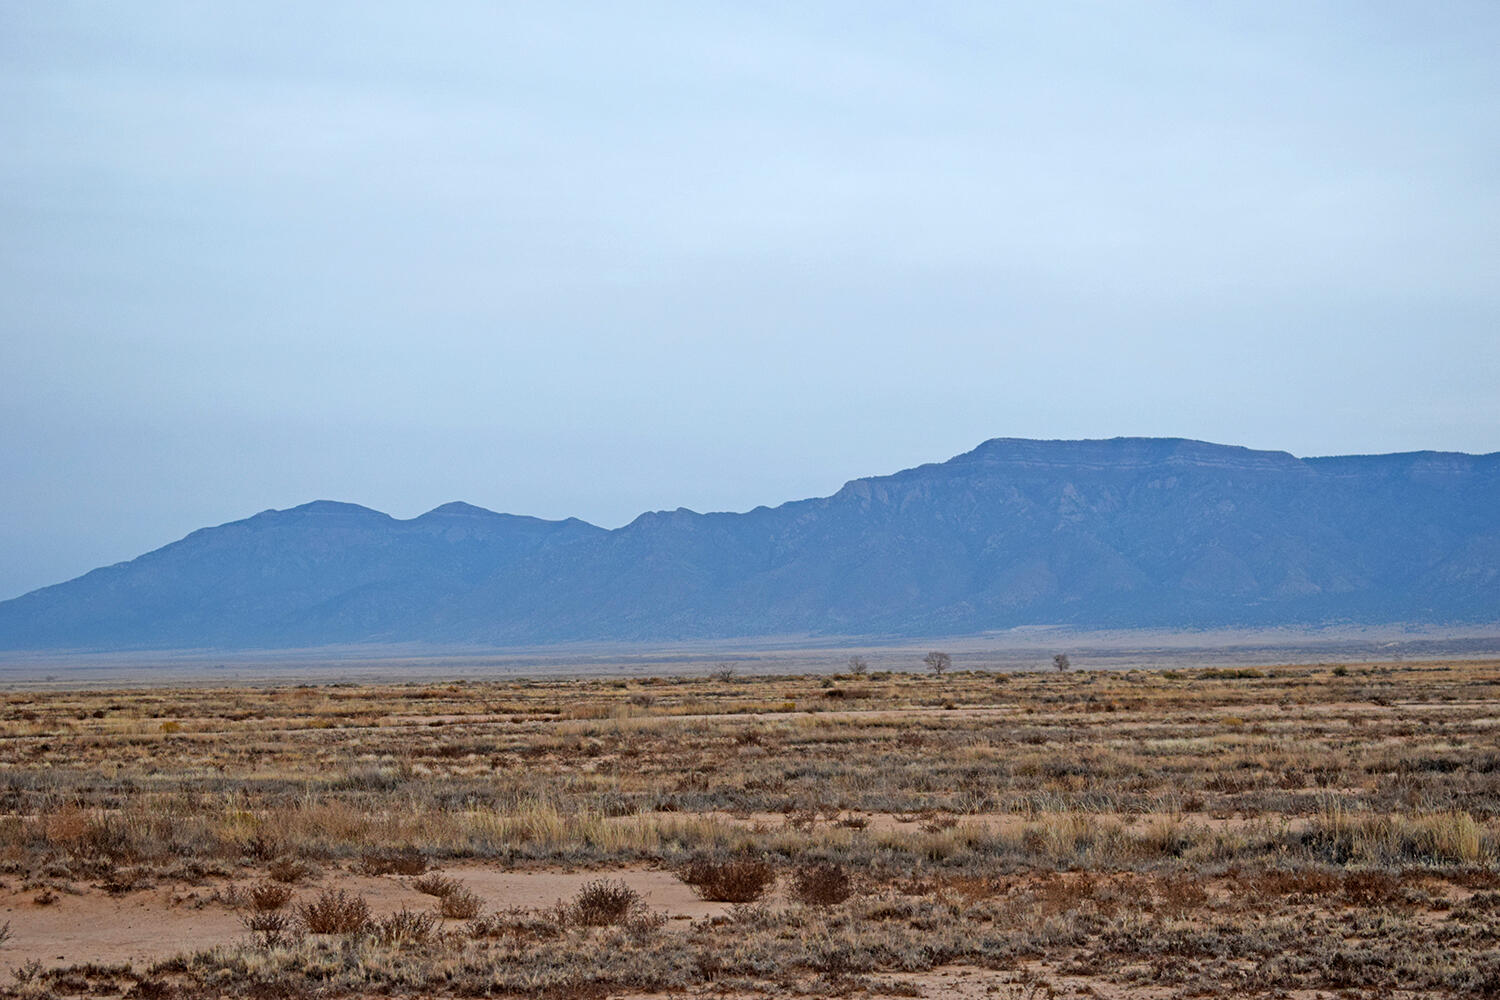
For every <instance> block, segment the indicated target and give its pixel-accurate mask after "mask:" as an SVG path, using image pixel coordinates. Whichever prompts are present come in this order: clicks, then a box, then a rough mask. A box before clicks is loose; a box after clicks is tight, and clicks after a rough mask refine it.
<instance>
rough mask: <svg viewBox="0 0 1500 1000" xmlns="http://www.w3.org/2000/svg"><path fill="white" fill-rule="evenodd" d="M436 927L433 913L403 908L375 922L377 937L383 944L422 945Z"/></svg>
mask: <svg viewBox="0 0 1500 1000" xmlns="http://www.w3.org/2000/svg"><path fill="white" fill-rule="evenodd" d="M436 926H437V918H436V917H434V916H433V915H432V914H431V913H428V912H426V911H424V910H408V909H406V908H405V907H402V908H401V909H399V910H397V911H396V912H395V913H392V914H391V915H390V916H388V917H383V918H382V919H380V920H378V921H376V922H375V937H376V938H378V939H379V940H380V942H381V943H382V944H397V945H399V944H421V943H422V942H424V941H426V940H427V939H428V938H429V937H431V936H432V931H433V928H435V927H436Z"/></svg>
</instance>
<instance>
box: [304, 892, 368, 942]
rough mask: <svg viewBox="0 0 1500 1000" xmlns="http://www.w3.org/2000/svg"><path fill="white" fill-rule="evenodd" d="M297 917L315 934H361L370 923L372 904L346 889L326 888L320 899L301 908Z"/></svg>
mask: <svg viewBox="0 0 1500 1000" xmlns="http://www.w3.org/2000/svg"><path fill="white" fill-rule="evenodd" d="M297 915H298V916H299V917H301V919H302V924H303V926H305V927H306V928H307V929H308V930H309V931H310V932H312V933H313V934H358V933H360V932H361V931H363V930H365V929H366V928H367V927H368V926H369V924H370V904H369V903H366V902H365V900H364V897H363V896H358V895H355V894H354V893H350V892H345V891H344V890H343V889H324V890H323V892H322V893H321V894H319V896H318V898H317V899H315V900H313V901H312V902H311V903H303V904H302V905H301V906H299V907H297Z"/></svg>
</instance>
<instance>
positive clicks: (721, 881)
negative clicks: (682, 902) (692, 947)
mask: <svg viewBox="0 0 1500 1000" xmlns="http://www.w3.org/2000/svg"><path fill="white" fill-rule="evenodd" d="M677 877H678V878H680V879H682V881H684V882H686V883H687V884H688V885H690V886H692V887H693V891H694V892H696V893H697V894H698V897H699V898H700V899H706V900H710V901H711V902H715V903H753V902H755V901H756V900H757V899H760V898H761V897H762V896H764V895H765V894H766V893H767V892H769V891H770V889H771V887H772V886H773V885H775V884H776V869H774V868H772V867H771V866H770V865H769V864H768V863H766V862H765V861H761V860H759V859H758V858H747V857H741V858H733V859H731V860H729V861H714V860H712V859H710V858H694V859H693V860H692V861H689V862H688V863H687V864H686V865H684V866H683V868H682V870H681V871H679V872H678V873H677Z"/></svg>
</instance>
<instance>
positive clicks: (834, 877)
mask: <svg viewBox="0 0 1500 1000" xmlns="http://www.w3.org/2000/svg"><path fill="white" fill-rule="evenodd" d="M791 893H792V898H793V899H795V900H796V901H797V902H799V903H806V904H808V905H809V906H833V905H835V904H836V903H842V902H843V901H844V900H846V899H848V898H849V897H850V896H852V895H853V894H854V880H853V879H851V878H850V877H849V873H848V872H847V871H845V870H844V866H843V865H841V864H838V863H837V862H833V861H828V862H824V863H822V864H815V865H803V866H802V867H801V868H798V869H797V870H796V871H795V872H794V873H793V874H792V884H791Z"/></svg>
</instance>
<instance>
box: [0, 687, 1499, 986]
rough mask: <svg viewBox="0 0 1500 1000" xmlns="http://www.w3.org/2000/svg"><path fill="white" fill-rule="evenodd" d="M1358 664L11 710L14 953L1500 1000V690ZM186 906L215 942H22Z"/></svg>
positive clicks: (0, 708) (509, 973) (706, 982)
mask: <svg viewBox="0 0 1500 1000" xmlns="http://www.w3.org/2000/svg"><path fill="white" fill-rule="evenodd" d="M1044 662H1045V661H1044ZM1343 667H1344V669H1343V672H1342V674H1339V673H1336V672H1335V669H1334V667H1333V666H1332V665H1326V664H1325V665H1319V666H1312V667H1285V666H1282V667H1276V668H1274V669H1268V668H1251V667H1242V666H1212V667H1208V668H1203V669H1179V670H1173V671H1171V672H1147V671H1133V672H1112V671H1108V670H1100V669H1094V668H1091V669H1090V670H1088V671H1073V670H1068V671H1046V672H1037V671H1032V672H1020V673H1011V674H1007V675H1004V676H1005V677H1006V679H1005V681H1004V683H997V679H998V678H997V677H995V676H985V675H982V674H978V673H976V672H972V671H967V670H965V671H947V670H946V668H945V675H944V677H943V680H944V683H943V684H942V685H941V687H935V686H934V685H933V684H932V683H931V682H930V681H929V680H926V679H924V678H922V677H919V676H915V675H912V674H899V673H898V674H885V673H877V674H875V675H873V676H871V675H869V674H868V673H866V674H865V676H866V679H865V680H863V681H860V682H858V683H852V682H851V681H850V678H849V677H847V676H842V677H839V678H827V677H823V676H806V677H799V676H793V677H787V676H779V677H772V676H761V675H759V673H752V674H747V675H746V676H744V677H742V678H736V679H735V682H734V683H732V684H726V683H724V681H723V680H721V679H719V678H714V677H697V678H642V679H628V680H615V679H612V680H600V681H579V680H574V681H509V682H503V683H502V682H496V683H477V682H474V683H467V684H462V685H459V684H453V685H446V684H445V685H437V684H396V685H386V686H370V687H358V686H353V685H349V686H339V687H333V686H329V687H313V686H309V687H297V688H270V689H262V690H235V689H216V690H215V689H207V688H205V689H181V690H167V689H149V690H146V689H143V690H140V691H110V692H103V691H84V692H66V691H58V692H47V691H10V692H5V693H0V859H3V865H4V871H3V872H0V878H3V879H4V880H5V881H6V883H8V885H7V887H6V888H5V889H4V891H6V892H9V893H10V894H11V895H12V897H13V899H14V909H13V911H12V912H10V913H7V918H8V920H9V924H7V925H4V927H11V928H13V930H14V933H13V934H12V935H11V936H10V938H9V940H3V938H4V933H5V931H4V927H0V943H3V944H4V946H5V954H6V955H7V956H14V958H13V960H12V961H11V962H9V963H8V964H10V965H12V966H14V968H15V972H14V973H13V975H12V980H11V982H12V983H13V984H15V985H14V986H13V987H11V988H12V989H14V990H16V991H22V990H23V989H24V990H25V991H27V992H26V994H25V995H27V996H34V997H36V998H37V1000H41V998H42V997H43V996H44V995H46V994H47V993H50V994H53V995H57V996H65V995H81V994H89V995H100V996H104V995H121V994H126V993H130V994H131V995H135V996H145V995H147V994H151V993H152V992H153V991H158V992H157V993H155V994H153V995H161V996H166V995H169V994H171V995H182V996H191V995H220V994H223V995H231V996H254V997H271V996H287V997H290V996H298V995H305V994H310V993H314V992H322V993H324V994H326V995H330V996H333V995H393V996H410V997H416V996H429V995H434V994H441V995H445V996H463V995H502V994H513V995H528V996H532V995H541V996H575V997H577V996H595V995H602V994H603V993H604V992H609V993H611V994H629V993H632V992H643V991H654V992H663V993H671V992H681V993H685V992H690V991H695V990H700V989H704V988H707V989H711V990H712V989H723V990H726V991H728V992H731V993H733V992H736V991H744V992H755V991H757V990H760V991H767V990H777V989H782V988H786V989H789V990H793V991H794V992H796V991H800V992H802V993H810V994H817V993H820V992H826V993H834V992H843V991H851V990H865V991H867V992H868V993H869V994H870V995H879V994H880V993H882V992H883V993H885V994H886V995H910V993H911V992H912V991H915V992H917V993H923V992H930V991H931V990H933V989H934V988H935V987H934V983H937V982H939V980H935V979H928V978H924V977H929V976H933V975H937V974H938V973H937V972H935V971H934V970H941V968H942V967H943V966H946V965H950V964H954V963H963V964H966V965H969V966H973V967H975V968H977V969H979V970H982V974H983V975H985V976H995V977H998V978H996V979H995V980H994V982H993V985H994V986H995V995H1000V996H1005V995H1010V993H1008V992H1007V991H1008V990H1010V991H1011V992H1012V993H1014V994H1015V995H1028V994H1025V993H1024V992H1016V991H1018V990H1019V991H1024V990H1031V994H1030V995H1037V996H1045V995H1047V992H1048V990H1051V991H1052V992H1053V993H1055V994H1058V995H1089V992H1088V991H1089V990H1093V991H1094V992H1096V993H1099V994H1106V995H1107V994H1111V993H1114V994H1129V993H1130V992H1132V991H1139V992H1142V993H1146V994H1150V995H1163V996H1172V995H1180V996H1188V995H1246V994H1249V995H1263V996H1273V995H1308V996H1311V995H1317V994H1320V993H1324V994H1329V995H1348V996H1357V995H1370V996H1374V995H1383V994H1386V993H1390V994H1393V995H1411V996H1418V995H1420V996H1444V997H1470V996H1485V995H1487V993H1486V991H1489V995H1492V994H1493V993H1494V992H1495V986H1494V984H1495V983H1497V982H1500V958H1497V957H1496V956H1495V954H1494V949H1493V942H1494V941H1495V940H1496V937H1497V935H1500V902H1497V901H1500V752H1497V751H1496V749H1495V746H1494V739H1493V729H1494V721H1493V720H1494V705H1495V704H1496V702H1497V700H1500V665H1497V664H1496V663H1494V662H1488V661H1475V662H1469V663H1463V662H1451V663H1421V662H1415V661H1413V662H1405V663H1401V664H1346V665H1343ZM849 673H851V674H854V673H857V671H855V670H853V669H852V665H851V669H850V671H849ZM825 681H827V683H825ZM832 692H838V694H832ZM946 706H951V710H950V708H949V707H946ZM164 719H170V720H172V721H176V722H179V723H180V726H181V728H180V731H179V732H176V733H163V732H162V731H161V722H162V721H163V720H164ZM434 865H437V866H441V868H442V869H444V870H443V871H432V870H428V869H429V868H431V867H432V866H434ZM563 868H566V869H570V870H574V871H577V872H578V873H579V874H578V875H577V876H576V879H577V880H576V881H570V882H568V883H567V884H568V889H567V890H566V891H565V892H563V891H560V892H558V893H557V894H556V895H557V896H560V897H562V899H563V900H564V901H563V902H559V903H558V905H556V906H550V907H540V908H527V907H522V906H518V905H516V904H517V899H515V898H512V897H510V896H508V895H507V894H506V893H505V892H504V891H499V890H496V889H494V888H493V886H494V884H495V883H494V882H492V881H491V880H490V877H489V876H486V877H484V878H481V877H479V876H477V875H475V874H471V873H473V872H475V871H476V869H487V870H489V871H500V872H504V873H506V875H505V877H506V878H510V877H512V875H513V876H514V877H516V878H527V877H531V876H532V875H536V876H537V877H543V876H547V877H551V876H553V875H555V874H556V873H557V871H558V870H559V869H563ZM673 874H676V875H679V876H680V878H681V880H682V882H684V883H687V885H688V886H689V887H690V888H691V893H689V891H688V890H687V889H684V888H683V887H682V886H681V885H679V884H677V882H676V881H675V880H674V879H673V878H672V876H673ZM648 876H649V877H651V878H656V879H659V880H660V881H659V882H656V883H654V888H653V889H652V895H651V899H652V905H651V906H650V907H648V906H646V905H645V902H644V900H643V899H642V898H641V895H640V893H641V888H640V886H641V885H642V884H643V883H642V882H641V881H640V880H641V879H643V878H646V877H648ZM568 877H569V878H570V879H571V878H573V876H568ZM371 879H382V880H386V881H385V882H383V883H381V884H383V885H386V886H388V887H389V888H388V892H386V891H383V892H382V893H380V894H376V893H370V892H369V891H368V889H367V888H366V887H367V886H368V885H370V881H369V880H371ZM778 885H779V886H780V891H778ZM663 886H666V887H669V889H670V890H675V891H676V892H678V894H679V895H678V897H675V898H677V899H679V900H689V902H688V903H685V904H684V903H680V902H679V903H676V904H674V903H671V902H670V901H668V902H666V903H663V902H662V899H663V898H664V897H663V895H662V894H663V893H664V892H666V891H667V890H665V889H663ZM168 887H172V888H170V889H169V888H168ZM856 889H857V891H855V890H856ZM356 890H357V891H356ZM168 891H170V892H171V893H173V894H174V898H177V899H179V900H180V902H177V903H174V904H172V906H173V907H175V908H176V910H177V911H178V912H182V913H185V914H193V915H202V916H203V917H214V918H215V919H217V920H220V921H223V922H224V924H223V925H227V926H226V929H225V930H224V933H223V936H222V937H221V938H219V939H218V940H216V941H215V942H214V944H215V945H216V947H212V948H201V949H200V948H184V949H183V954H181V955H180V956H177V957H170V951H164V952H163V957H162V958H161V960H160V961H158V962H157V963H156V964H154V965H150V966H149V967H130V966H119V967H116V966H107V965H103V964H95V965H89V966H85V965H77V966H71V967H67V968H55V967H52V966H49V965H47V964H46V963H47V962H48V961H54V959H53V956H54V955H55V954H56V952H55V951H36V950H35V948H36V945H35V944H34V943H33V942H34V941H35V937H34V935H31V934H29V933H28V931H27V921H28V920H32V919H40V918H39V917H37V916H36V915H38V914H42V915H45V916H46V917H47V918H49V919H56V918H57V917H58V916H61V915H62V914H61V913H60V912H59V911H67V910H76V909H77V908H79V907H83V906H87V905H90V904H91V901H94V900H101V899H104V898H105V897H106V895H108V894H113V895H114V896H115V897H117V898H123V899H124V900H126V901H127V903H128V904H129V905H131V906H147V907H149V906H165V905H166V904H164V903H157V902H153V900H156V899H158V898H159V897H160V896H162V895H163V893H164V892H168ZM361 892H366V893H367V894H368V900H369V903H373V904H374V905H375V909H376V911H377V912H375V913H372V912H371V908H370V906H369V905H368V904H367V902H366V899H364V898H361V896H360V893H361ZM424 893H425V894H426V895H427V896H430V897H432V898H431V899H424V898H423V894H424ZM691 897H697V898H696V899H693V898H691ZM299 898H300V899H301V900H303V902H302V903H301V904H300V905H298V903H297V900H298V899H299ZM533 898H534V897H533ZM547 898H553V897H551V896H549V897H547ZM49 903H51V904H53V908H52V909H51V910H48V909H47V908H46V907H47V904H49ZM108 905H116V903H115V902H113V901H111V902H109V904H108ZM673 906H691V907H694V908H696V909H694V910H692V911H691V912H692V913H693V919H690V920H689V919H681V917H682V916H684V914H682V913H678V912H675V911H674V912H673V915H675V916H677V917H679V919H674V920H668V912H669V911H671V910H672V907H673ZM705 908H711V912H710V914H709V915H707V916H703V915H702V913H703V912H704V909H705ZM193 919H198V917H197V916H194V917H193ZM443 919H446V920H448V921H450V922H449V923H448V924H446V925H444V924H442V923H441V922H440V920H443ZM221 926H222V925H221ZM330 935H333V936H334V937H330ZM162 947H163V948H165V949H170V947H171V944H170V943H164V944H163V946H162ZM1038 955H1044V956H1047V959H1048V963H1049V964H1048V965H1047V966H1046V967H1045V968H1039V967H1038V966H1037V965H1036V964H1035V963H1033V962H1031V959H1030V957H1031V956H1038ZM32 962H35V963H36V964H35V965H34V966H33V965H32V964H31V963H32ZM996 970H999V971H996ZM1020 970H1026V974H1027V975H1030V976H1032V978H1031V979H1029V980H1023V978H1022V975H1021V971H1020ZM978 974H980V973H976V975H978ZM1012 987H1014V988H1015V989H1014V990H1012V989H1011V988H1012ZM1403 991H1404V993H1403Z"/></svg>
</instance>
